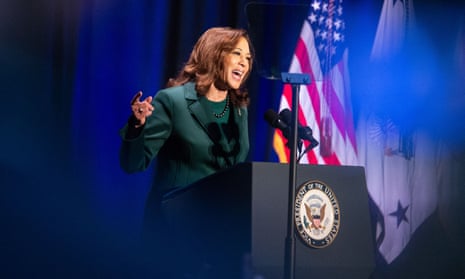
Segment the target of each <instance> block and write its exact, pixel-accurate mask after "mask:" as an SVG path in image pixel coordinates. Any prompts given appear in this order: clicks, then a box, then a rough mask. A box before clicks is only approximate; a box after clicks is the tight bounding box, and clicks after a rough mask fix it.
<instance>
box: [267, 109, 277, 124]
mask: <svg viewBox="0 0 465 279" xmlns="http://www.w3.org/2000/svg"><path fill="white" fill-rule="evenodd" d="M278 119H279V115H278V114H277V113H276V112H274V111H273V110H272V109H269V110H267V111H266V112H265V120H266V122H268V123H269V124H270V125H271V126H272V127H273V128H277V125H276V123H277V122H278Z"/></svg>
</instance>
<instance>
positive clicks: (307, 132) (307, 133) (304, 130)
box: [278, 109, 318, 148]
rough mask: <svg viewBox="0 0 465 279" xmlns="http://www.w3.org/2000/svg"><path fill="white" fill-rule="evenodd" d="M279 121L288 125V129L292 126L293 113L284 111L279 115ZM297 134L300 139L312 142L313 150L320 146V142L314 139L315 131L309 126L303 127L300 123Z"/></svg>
mask: <svg viewBox="0 0 465 279" xmlns="http://www.w3.org/2000/svg"><path fill="white" fill-rule="evenodd" d="M278 117H279V119H281V120H282V121H283V122H285V123H286V125H287V126H288V127H290V126H291V123H292V116H291V111H290V110H289V109H283V110H282V111H281V112H280V113H279V116H278ZM297 133H298V137H299V138H301V139H303V140H307V141H309V142H310V144H311V146H312V148H313V147H315V146H317V145H318V141H317V140H316V139H315V138H314V137H313V131H312V129H311V128H310V127H308V126H305V127H304V126H302V125H301V124H300V123H298V124H297Z"/></svg>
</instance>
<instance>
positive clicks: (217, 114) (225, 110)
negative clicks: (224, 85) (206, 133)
mask: <svg viewBox="0 0 465 279" xmlns="http://www.w3.org/2000/svg"><path fill="white" fill-rule="evenodd" d="M228 110H229V95H228V96H226V105H225V106H224V108H223V111H222V112H220V113H216V112H213V115H214V116H215V117H216V118H222V117H223V116H224V115H225V114H226V112H227V111H228Z"/></svg>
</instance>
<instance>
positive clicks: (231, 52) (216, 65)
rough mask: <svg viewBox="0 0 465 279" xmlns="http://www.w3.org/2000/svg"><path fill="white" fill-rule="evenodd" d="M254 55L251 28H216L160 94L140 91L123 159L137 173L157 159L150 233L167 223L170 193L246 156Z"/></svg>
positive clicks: (125, 135) (125, 134) (133, 106)
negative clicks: (164, 203) (161, 220)
mask: <svg viewBox="0 0 465 279" xmlns="http://www.w3.org/2000/svg"><path fill="white" fill-rule="evenodd" d="M252 57H253V51H252V45H251V43H250V39H249V37H248V35H247V33H246V32H245V31H244V30H242V29H232V28H220V27H216V28H211V29H209V30H207V31H206V32H205V33H203V34H202V36H201V37H200V38H199V40H198V41H197V43H196V44H195V46H194V48H193V50H192V53H191V55H190V57H189V60H188V61H187V63H186V64H185V65H184V67H183V68H182V70H181V71H180V73H179V75H178V76H177V77H176V78H174V79H170V80H169V82H168V88H166V89H163V90H161V91H159V92H158V93H157V94H156V95H155V97H153V98H152V97H147V98H145V99H144V100H141V99H140V98H141V97H142V92H139V93H137V94H136V95H135V96H134V98H133V100H132V101H131V109H132V115H131V117H130V118H129V120H128V123H127V125H126V126H125V127H124V128H123V129H122V130H121V136H122V146H121V152H120V163H121V167H122V168H123V169H124V170H125V171H126V172H129V173H131V172H136V171H142V170H145V169H146V168H147V167H148V166H149V164H150V163H151V161H152V160H153V159H154V158H155V157H157V164H156V170H155V178H154V183H153V187H152V190H151V193H150V194H149V198H148V201H147V207H146V214H145V221H146V222H145V225H146V226H145V229H146V232H147V230H148V232H150V231H156V230H157V229H158V230H159V229H160V227H161V226H160V224H158V226H157V222H156V220H157V219H158V217H159V216H158V214H159V213H160V212H161V209H160V207H159V205H160V202H161V199H162V198H163V195H164V194H166V193H168V192H171V191H173V190H175V189H180V188H182V187H185V186H187V185H189V184H191V183H193V182H195V181H197V180H199V179H201V178H203V177H206V176H208V175H210V174H213V173H215V172H217V171H219V170H222V169H225V168H228V167H231V166H233V165H235V164H237V163H240V162H243V161H245V160H246V157H247V153H248V150H249V139H248V123H247V121H248V119H247V105H248V103H249V96H248V93H247V91H246V90H244V83H245V81H246V80H247V78H248V76H249V74H250V71H251V69H252ZM154 226H155V227H154ZM156 227H158V228H156Z"/></svg>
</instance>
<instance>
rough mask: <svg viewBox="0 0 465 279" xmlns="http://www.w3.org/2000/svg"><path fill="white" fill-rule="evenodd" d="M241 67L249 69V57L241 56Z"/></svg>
mask: <svg viewBox="0 0 465 279" xmlns="http://www.w3.org/2000/svg"><path fill="white" fill-rule="evenodd" d="M239 65H241V66H242V67H247V66H248V61H247V57H245V56H243V55H241V58H240V59H239Z"/></svg>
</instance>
